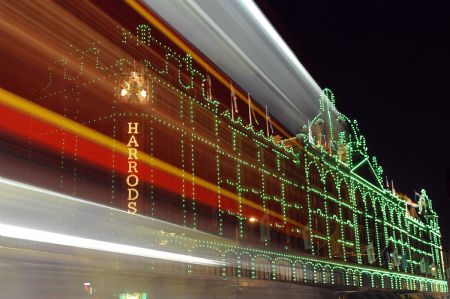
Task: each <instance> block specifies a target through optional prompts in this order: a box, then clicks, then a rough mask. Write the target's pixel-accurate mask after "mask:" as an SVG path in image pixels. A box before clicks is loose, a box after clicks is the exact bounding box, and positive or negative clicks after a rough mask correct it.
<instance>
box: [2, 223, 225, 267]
mask: <svg viewBox="0 0 450 299" xmlns="http://www.w3.org/2000/svg"><path fill="white" fill-rule="evenodd" d="M0 236H2V237H8V238H14V239H21V240H27V241H35V242H43V243H50V244H56V245H64V246H71V247H78V248H85V249H94V250H100V251H106V252H113V253H121V254H127V255H134V256H141V257H148V258H156V259H162V260H169V261H175V262H184V263H192V264H199V265H219V264H221V262H219V261H214V260H209V259H204V258H200V257H193V256H187V255H183V254H176V253H171V252H164V251H158V250H153V249H148V248H141V247H135V246H130V245H125V244H117V243H111V242H104V241H99V240H93V239H86V238H80V237H76V236H69V235H63V234H58V233H52V232H46V231H41V230H36V229H30V228H25V227H18V226H14V225H8V224H2V223H0Z"/></svg>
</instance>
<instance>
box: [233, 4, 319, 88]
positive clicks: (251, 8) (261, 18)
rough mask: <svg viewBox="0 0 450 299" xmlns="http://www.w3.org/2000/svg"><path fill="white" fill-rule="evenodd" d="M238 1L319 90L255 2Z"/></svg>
mask: <svg viewBox="0 0 450 299" xmlns="http://www.w3.org/2000/svg"><path fill="white" fill-rule="evenodd" d="M239 2H240V3H241V4H242V6H243V7H244V8H245V9H246V10H247V12H248V13H249V14H250V15H251V16H253V18H254V19H255V20H256V21H257V22H258V24H259V25H260V26H261V27H262V28H263V29H264V31H265V32H266V33H267V34H268V36H269V37H270V38H271V39H272V41H273V43H274V45H276V46H278V48H279V50H280V51H281V52H283V53H284V54H285V55H286V58H287V59H288V60H289V61H290V62H291V63H292V65H294V66H295V67H296V68H297V71H299V72H300V74H302V75H304V76H305V78H307V80H308V81H309V83H310V84H311V85H312V86H314V87H315V88H316V89H318V90H320V87H319V86H318V85H317V83H316V81H314V79H313V78H312V77H311V75H310V74H309V73H308V71H307V70H306V69H305V67H304V66H303V65H302V64H301V63H300V61H299V60H298V59H297V56H295V54H294V52H292V50H291V48H289V46H288V45H287V44H286V42H285V41H284V40H283V38H282V37H281V36H280V35H279V34H278V32H277V31H276V30H275V28H274V27H273V26H272V24H271V23H270V22H269V20H267V18H266V16H265V15H264V14H263V13H262V12H261V10H260V9H259V8H258V6H257V5H256V4H255V2H253V0H240V1H239Z"/></svg>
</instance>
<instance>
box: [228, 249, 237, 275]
mask: <svg viewBox="0 0 450 299" xmlns="http://www.w3.org/2000/svg"><path fill="white" fill-rule="evenodd" d="M225 262H226V263H227V264H226V268H225V270H226V275H227V276H231V277H235V276H237V271H236V269H237V257H236V254H234V253H232V252H227V254H226V255H225Z"/></svg>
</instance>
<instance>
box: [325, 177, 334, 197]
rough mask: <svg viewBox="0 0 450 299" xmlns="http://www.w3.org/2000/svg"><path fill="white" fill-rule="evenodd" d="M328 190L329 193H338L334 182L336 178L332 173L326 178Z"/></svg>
mask: <svg viewBox="0 0 450 299" xmlns="http://www.w3.org/2000/svg"><path fill="white" fill-rule="evenodd" d="M326 190H327V192H328V193H330V194H333V195H336V186H335V184H334V179H333V176H332V175H331V174H328V175H327V178H326Z"/></svg>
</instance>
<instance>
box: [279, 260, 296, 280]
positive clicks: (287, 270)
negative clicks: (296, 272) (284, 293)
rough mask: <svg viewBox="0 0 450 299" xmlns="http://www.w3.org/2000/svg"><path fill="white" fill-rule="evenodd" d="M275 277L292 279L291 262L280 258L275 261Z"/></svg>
mask: <svg viewBox="0 0 450 299" xmlns="http://www.w3.org/2000/svg"><path fill="white" fill-rule="evenodd" d="M275 277H276V279H277V280H287V281H291V280H292V275H291V264H290V263H289V262H288V261H284V260H278V261H277V262H276V263H275Z"/></svg>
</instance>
